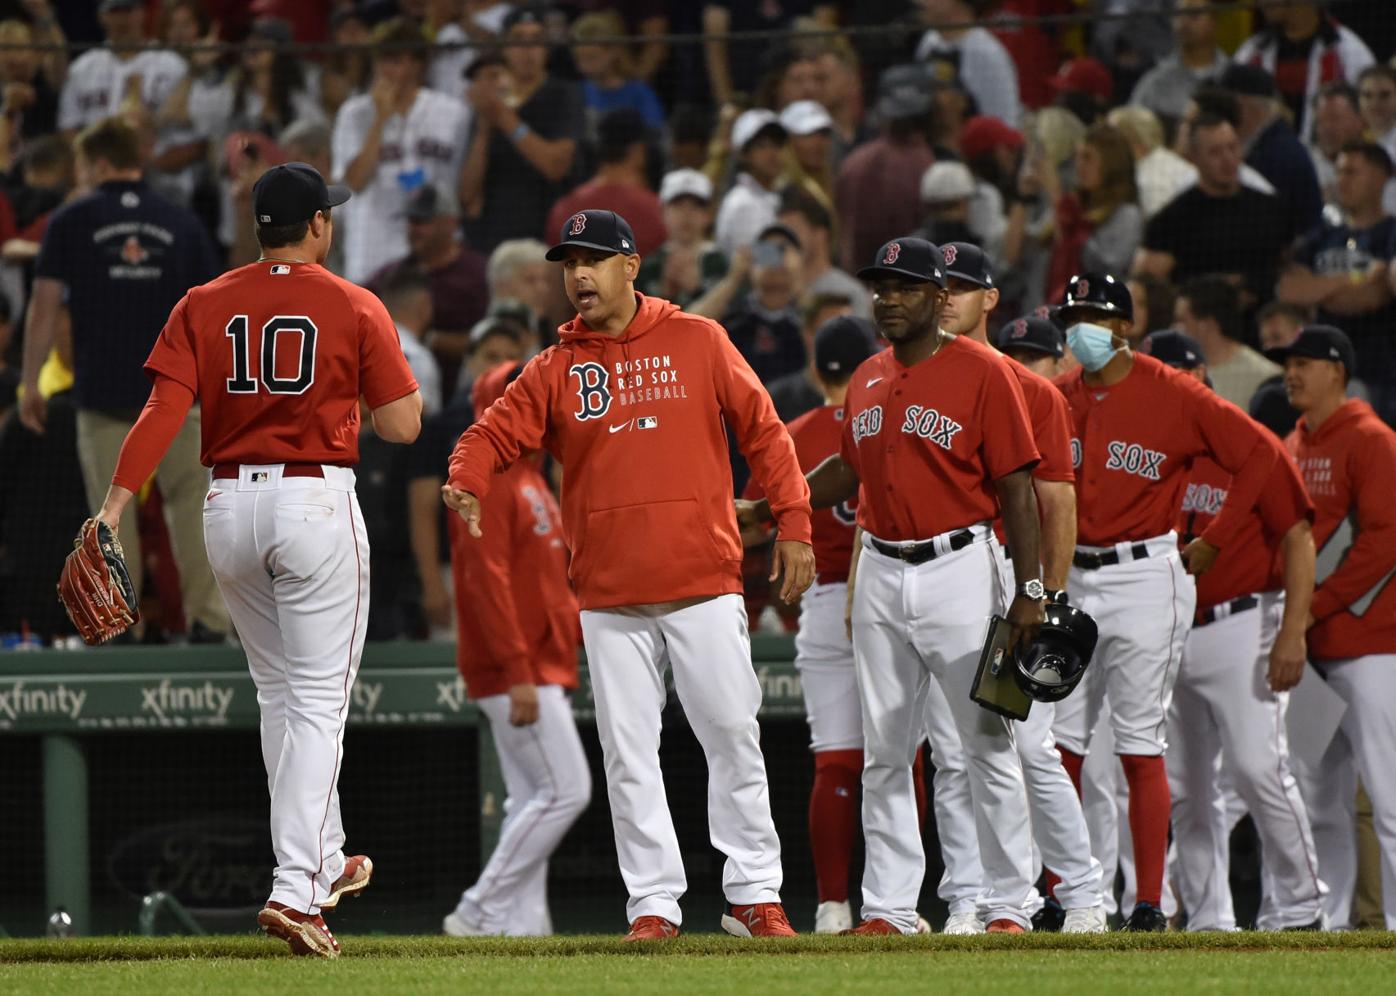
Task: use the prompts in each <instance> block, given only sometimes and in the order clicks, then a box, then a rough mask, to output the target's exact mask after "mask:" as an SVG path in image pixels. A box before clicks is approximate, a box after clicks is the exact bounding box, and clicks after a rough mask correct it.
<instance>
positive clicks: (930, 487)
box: [841, 336, 1039, 542]
mask: <svg viewBox="0 0 1396 996" xmlns="http://www.w3.org/2000/svg"><path fill="white" fill-rule="evenodd" d="M844 410H845V412H846V418H845V421H844V431H843V445H842V448H841V452H842V455H843V458H844V460H845V461H846V462H847V463H848V464H849V465H850V466H852V467H853V469H854V470H855V471H856V472H857V474H858V477H859V479H860V481H861V482H862V487H863V490H862V492H861V493H860V495H861V502H860V504H859V507H858V524H859V525H860V526H862V527H863V528H864V529H865V530H867V531H868V532H869V533H871V534H872V535H873V536H876V537H877V538H878V539H881V540H887V541H890V542H905V541H909V540H927V539H930V538H931V537H933V536H938V535H939V534H941V533H944V532H949V531H950V530H952V529H960V528H963V527H965V526H969V525H973V524H974V523H976V522H990V521H992V520H993V519H995V518H997V517H998V514H999V505H998V492H997V490H996V488H995V487H994V481H996V480H998V479H999V478H1001V477H1005V476H1007V475H1008V474H1011V473H1013V472H1014V471H1017V470H1023V469H1028V468H1032V467H1033V466H1035V465H1036V464H1037V462H1038V459H1039V457H1038V452H1037V447H1036V446H1035V445H1034V444H1033V431H1032V426H1031V425H1030V424H1029V423H1028V415H1027V411H1026V409H1025V407H1024V402H1023V392H1022V389H1021V388H1020V387H1019V386H1018V380H1017V378H1016V377H1014V376H1013V374H1012V373H1010V372H1009V371H1008V370H1007V369H1006V368H1005V367H1004V365H1003V358H1002V357H1001V356H1000V354H999V353H998V352H996V351H995V350H993V349H990V348H989V347H988V346H983V345H980V344H979V343H977V342H975V341H973V340H972V339H968V338H965V337H964V336H960V337H958V338H954V339H950V340H948V341H946V342H945V344H944V345H942V346H941V347H940V350H939V351H938V352H937V353H936V354H935V355H934V356H933V357H931V358H930V359H929V360H923V361H922V362H920V363H917V364H915V365H914V366H911V367H904V366H902V365H901V364H900V363H899V362H897V358H896V356H894V355H893V353H892V350H890V349H886V350H883V351H882V352H881V353H878V354H877V355H876V356H874V357H872V358H870V359H868V360H866V361H864V363H863V364H862V365H861V366H859V367H858V369H857V370H855V371H854V372H853V380H852V382H851V383H850V384H849V386H848V398H847V399H846V401H845V402H844Z"/></svg>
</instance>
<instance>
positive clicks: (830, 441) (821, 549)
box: [742, 405, 858, 584]
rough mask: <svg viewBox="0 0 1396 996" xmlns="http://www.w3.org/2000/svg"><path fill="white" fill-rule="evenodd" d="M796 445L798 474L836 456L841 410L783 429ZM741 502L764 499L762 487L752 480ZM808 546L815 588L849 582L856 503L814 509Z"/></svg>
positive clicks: (818, 411)
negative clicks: (817, 585) (811, 551)
mask: <svg viewBox="0 0 1396 996" xmlns="http://www.w3.org/2000/svg"><path fill="white" fill-rule="evenodd" d="M786 428H787V429H789V430H790V438H791V440H793V441H794V443H795V456H796V458H798V459H799V461H800V470H801V472H802V473H805V474H808V473H809V472H810V471H811V470H813V469H814V468H815V467H818V466H819V465H820V464H821V463H823V462H824V461H825V460H827V459H829V457H831V456H835V455H837V454H838V452H839V443H840V441H841V440H842V439H843V408H842V406H840V405H824V406H822V407H820V408H815V409H813V410H812V411H808V412H805V414H803V415H801V416H800V417H799V418H797V419H795V420H794V421H792V422H791V423H789V425H787V426H786ZM742 497H743V498H750V499H756V498H761V497H764V492H762V490H761V486H760V485H759V484H758V483H757V482H756V481H755V479H753V480H751V481H750V482H748V483H747V486H746V490H745V491H744V492H743V493H742ZM809 521H810V532H811V534H812V537H813V538H812V540H811V543H812V544H813V546H814V570H815V582H816V583H817V584H835V583H837V582H840V581H847V580H848V565H849V564H850V563H851V562H852V560H853V527H854V526H856V525H857V524H858V499H857V498H854V499H853V500H851V501H846V502H842V503H841V504H839V505H836V506H834V507H833V508H816V509H815V510H814V512H813V513H812V514H811V515H810V520H809Z"/></svg>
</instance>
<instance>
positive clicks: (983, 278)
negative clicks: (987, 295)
mask: <svg viewBox="0 0 1396 996" xmlns="http://www.w3.org/2000/svg"><path fill="white" fill-rule="evenodd" d="M940 254H941V256H942V257H943V258H944V259H945V275H946V276H947V277H959V278H960V279H961V280H967V281H969V282H970V283H972V284H976V285H978V286H980V287H992V286H994V274H993V271H992V270H991V269H990V267H989V258H988V257H987V256H985V255H984V250H983V249H980V248H979V247H978V246H977V245H975V244H974V243H972V242H947V243H945V245H943V246H941V247H940Z"/></svg>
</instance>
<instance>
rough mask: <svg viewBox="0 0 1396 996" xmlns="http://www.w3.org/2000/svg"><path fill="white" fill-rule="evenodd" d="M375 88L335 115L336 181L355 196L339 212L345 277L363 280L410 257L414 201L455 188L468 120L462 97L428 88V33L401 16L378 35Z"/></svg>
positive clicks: (348, 101)
mask: <svg viewBox="0 0 1396 996" xmlns="http://www.w3.org/2000/svg"><path fill="white" fill-rule="evenodd" d="M374 41H375V44H376V45H377V46H378V50H377V51H376V52H375V55H374V60H373V75H374V79H373V87H372V89H371V90H370V91H369V92H368V93H366V94H360V95H358V96H356V97H351V98H349V99H348V100H346V101H345V102H344V104H343V106H342V107H340V109H339V113H338V114H337V115H336V116H335V122H334V140H333V149H332V159H333V169H334V176H335V178H336V180H337V181H338V182H340V183H343V184H345V185H346V186H348V187H350V188H351V189H352V190H353V191H354V197H353V198H352V199H351V200H350V201H349V202H348V203H347V204H345V205H344V207H343V208H341V209H340V211H339V212H338V213H337V214H336V217H335V222H336V227H339V226H340V225H341V224H342V225H343V229H342V237H343V240H344V277H345V279H347V280H352V281H354V282H355V283H362V282H363V281H365V280H366V279H368V277H369V276H371V275H372V274H373V273H375V272H377V271H378V270H379V269H380V268H381V267H382V266H384V265H385V264H387V263H388V262H390V261H392V260H394V259H398V258H400V257H402V256H405V255H407V249H408V246H407V214H406V212H407V198H408V197H409V195H411V193H412V192H413V191H414V190H416V189H417V188H419V187H422V186H425V185H428V184H435V185H437V186H440V187H446V188H450V189H453V188H454V187H455V185H456V184H457V183H458V182H459V177H460V172H461V166H462V163H463V162H464V159H465V145H466V130H465V128H466V118H465V110H464V108H463V107H462V105H461V102H460V101H459V100H455V99H453V98H451V97H448V96H446V95H445V94H441V93H437V92H436V91H434V90H428V89H426V88H424V87H423V86H422V85H421V81H422V75H423V73H424V72H425V70H426V51H425V49H424V47H423V45H422V40H421V34H420V33H419V32H418V30H417V28H416V27H415V26H414V25H413V24H412V23H411V22H408V21H405V20H402V19H396V20H393V21H389V22H386V23H385V24H382V25H379V27H378V29H377V31H375V32H374Z"/></svg>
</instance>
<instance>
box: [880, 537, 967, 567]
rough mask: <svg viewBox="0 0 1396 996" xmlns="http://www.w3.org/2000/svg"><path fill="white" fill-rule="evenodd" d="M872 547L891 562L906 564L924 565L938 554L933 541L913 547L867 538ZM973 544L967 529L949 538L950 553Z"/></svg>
mask: <svg viewBox="0 0 1396 996" xmlns="http://www.w3.org/2000/svg"><path fill="white" fill-rule="evenodd" d="M868 541H869V542H870V543H872V547H873V549H874V550H876V551H877V552H878V553H880V554H882V555H883V556H884V557H891V558H892V559H893V560H904V561H906V562H907V563H908V564H924V563H926V561H928V560H935V559H936V557H938V556H940V554H938V553H936V544H935V540H927V541H926V542H925V543H917V544H916V545H915V546H894V545H893V544H891V543H884V542H882V541H881V540H877V539H873V538H872V537H871V536H869V537H868ZM973 542H974V533H973V532H971V531H970V530H968V529H961V530H960V531H959V532H958V533H954V534H952V535H951V537H950V552H951V553H953V552H954V551H956V550H963V549H964V548H965V547H967V546H969V545H970V544H971V543H973Z"/></svg>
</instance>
